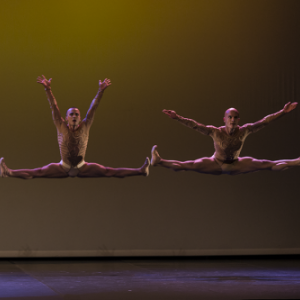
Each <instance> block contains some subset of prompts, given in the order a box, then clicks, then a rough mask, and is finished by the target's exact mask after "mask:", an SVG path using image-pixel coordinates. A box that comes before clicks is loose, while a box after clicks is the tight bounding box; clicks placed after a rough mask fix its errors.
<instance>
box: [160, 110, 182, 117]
mask: <svg viewBox="0 0 300 300" xmlns="http://www.w3.org/2000/svg"><path fill="white" fill-rule="evenodd" d="M162 112H163V113H164V114H166V115H167V116H169V117H170V118H172V119H178V116H177V114H176V112H175V111H174V110H167V109H164V110H163V111H162Z"/></svg>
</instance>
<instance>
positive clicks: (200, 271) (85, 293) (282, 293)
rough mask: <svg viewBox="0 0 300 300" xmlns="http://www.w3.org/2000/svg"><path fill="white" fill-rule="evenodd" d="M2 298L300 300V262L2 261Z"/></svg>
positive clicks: (206, 259)
mask: <svg viewBox="0 0 300 300" xmlns="http://www.w3.org/2000/svg"><path fill="white" fill-rule="evenodd" d="M0 299H1V300H2V299H9V300H12V299H20V300H21V299H23V300H25V299H30V300H38V299H49V300H56V299H69V300H77V299H78V300H79V299H80V300H81V299H82V300H89V299H104V300H109V299H139V300H147V299H300V257H299V256H284V257H282V256H279V257H278V256H276V257H266V256H264V257H201V258H172V259H171V258H113V259H112V258H110V259H107V258H99V259H98V258H96V259H1V260H0Z"/></svg>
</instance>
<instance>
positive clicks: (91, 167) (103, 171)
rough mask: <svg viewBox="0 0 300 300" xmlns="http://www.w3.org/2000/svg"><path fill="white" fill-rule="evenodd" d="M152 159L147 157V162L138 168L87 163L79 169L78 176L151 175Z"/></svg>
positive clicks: (121, 176) (120, 176)
mask: <svg viewBox="0 0 300 300" xmlns="http://www.w3.org/2000/svg"><path fill="white" fill-rule="evenodd" d="M149 166H150V160H149V158H148V157H147V158H146V161H145V163H144V164H143V165H142V167H140V168H137V169H128V168H110V167H104V166H101V165H99V164H95V163H86V164H85V165H84V166H82V167H81V168H80V169H79V173H78V175H77V176H78V177H119V178H123V177H127V176H137V175H143V176H148V175H149Z"/></svg>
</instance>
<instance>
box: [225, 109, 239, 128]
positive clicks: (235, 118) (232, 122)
mask: <svg viewBox="0 0 300 300" xmlns="http://www.w3.org/2000/svg"><path fill="white" fill-rule="evenodd" d="M223 120H224V123H225V126H226V127H227V128H228V129H235V128H236V127H237V125H238V124H239V121H240V113H239V112H238V110H237V109H235V108H228V109H227V110H226V111H225V114H224V118H223Z"/></svg>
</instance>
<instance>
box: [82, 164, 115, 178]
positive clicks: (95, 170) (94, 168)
mask: <svg viewBox="0 0 300 300" xmlns="http://www.w3.org/2000/svg"><path fill="white" fill-rule="evenodd" d="M108 171H109V168H107V167H104V166H102V165H99V164H96V163H85V164H84V165H83V166H82V167H81V168H80V169H79V173H78V175H77V177H104V176H107V172H108Z"/></svg>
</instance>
